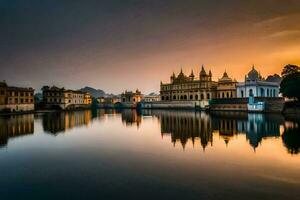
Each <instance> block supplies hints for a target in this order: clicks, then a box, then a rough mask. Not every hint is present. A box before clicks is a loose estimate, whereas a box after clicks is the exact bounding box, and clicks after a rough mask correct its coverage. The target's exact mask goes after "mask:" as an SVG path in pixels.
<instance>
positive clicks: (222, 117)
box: [212, 112, 284, 149]
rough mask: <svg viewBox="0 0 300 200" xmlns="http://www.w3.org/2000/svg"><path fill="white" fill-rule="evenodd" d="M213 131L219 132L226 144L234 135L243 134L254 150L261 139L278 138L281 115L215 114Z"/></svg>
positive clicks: (282, 121)
mask: <svg viewBox="0 0 300 200" xmlns="http://www.w3.org/2000/svg"><path fill="white" fill-rule="evenodd" d="M212 120H213V121H214V123H213V124H214V130H216V131H217V132H219V134H220V136H221V137H222V138H224V141H225V143H226V144H228V143H229V141H230V139H232V138H233V137H234V136H235V135H238V134H245V135H246V138H247V140H248V141H249V144H250V145H251V146H252V147H253V148H254V149H255V148H256V147H258V146H259V144H260V143H261V141H262V139H264V138H270V137H280V125H282V124H283V123H284V118H283V117H282V116H281V115H265V114H259V113H237V112H236V113H234V112H233V113H230V112H226V113H225V112H217V113H213V114H212Z"/></svg>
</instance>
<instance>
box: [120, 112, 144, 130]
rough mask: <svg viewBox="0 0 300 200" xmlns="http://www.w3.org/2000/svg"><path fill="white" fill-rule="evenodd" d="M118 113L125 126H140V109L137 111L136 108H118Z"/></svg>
mask: <svg viewBox="0 0 300 200" xmlns="http://www.w3.org/2000/svg"><path fill="white" fill-rule="evenodd" d="M118 113H121V117H122V122H123V123H124V124H125V125H126V126H136V127H137V128H139V127H140V125H141V123H142V115H141V112H140V111H137V110H136V109H133V110H132V109H122V110H118Z"/></svg>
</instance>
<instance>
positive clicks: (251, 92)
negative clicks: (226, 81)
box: [236, 66, 280, 98]
mask: <svg viewBox="0 0 300 200" xmlns="http://www.w3.org/2000/svg"><path fill="white" fill-rule="evenodd" d="M279 85H280V82H278V81H274V82H273V81H270V80H265V79H264V78H263V77H262V76H261V75H260V73H259V72H258V71H257V70H256V69H255V67H254V66H253V67H252V69H251V71H250V72H249V73H248V74H247V75H246V76H245V80H244V82H241V83H238V84H237V86H236V87H237V97H238V98H248V97H278V95H279Z"/></svg>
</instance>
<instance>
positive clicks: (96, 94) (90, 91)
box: [80, 86, 106, 98]
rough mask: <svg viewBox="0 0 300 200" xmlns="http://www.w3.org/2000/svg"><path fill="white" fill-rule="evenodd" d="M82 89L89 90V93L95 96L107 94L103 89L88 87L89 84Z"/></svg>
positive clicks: (83, 90)
mask: <svg viewBox="0 0 300 200" xmlns="http://www.w3.org/2000/svg"><path fill="white" fill-rule="evenodd" d="M80 91H82V92H88V93H90V94H91V95H92V96H93V97H95V98H98V97H104V96H106V94H105V92H104V91H103V90H100V89H95V88H92V87H88V86H86V87H84V88H81V89H80Z"/></svg>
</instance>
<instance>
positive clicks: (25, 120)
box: [0, 114, 34, 147]
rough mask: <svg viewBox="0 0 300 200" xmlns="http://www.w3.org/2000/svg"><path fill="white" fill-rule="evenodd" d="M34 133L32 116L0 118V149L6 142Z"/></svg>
mask: <svg viewBox="0 0 300 200" xmlns="http://www.w3.org/2000/svg"><path fill="white" fill-rule="evenodd" d="M33 133H34V115H33V114H27V115H13V116H0V147H3V146H6V145H7V143H8V140H9V139H11V138H15V137H20V136H25V135H30V134H33Z"/></svg>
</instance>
